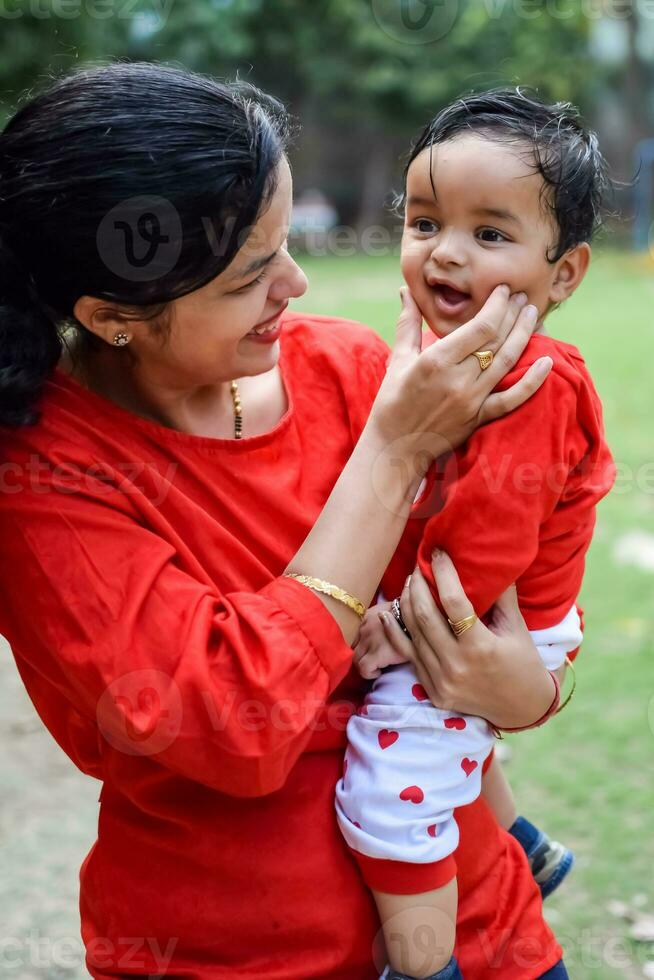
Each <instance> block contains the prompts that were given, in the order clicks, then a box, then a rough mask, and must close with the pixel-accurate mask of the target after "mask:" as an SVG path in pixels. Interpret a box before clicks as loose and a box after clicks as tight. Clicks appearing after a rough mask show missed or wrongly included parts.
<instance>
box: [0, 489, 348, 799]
mask: <svg viewBox="0 0 654 980" xmlns="http://www.w3.org/2000/svg"><path fill="white" fill-rule="evenodd" d="M118 496H119V495H116V497H118ZM117 503H118V501H117ZM26 509H27V511H28V512H29V520H25V521H22V522H21V514H25V512H26ZM0 537H1V539H2V550H3V562H2V570H1V571H0V629H2V632H3V633H5V635H6V636H7V639H8V640H9V642H10V644H11V645H12V647H14V648H15V650H16V651H17V652H20V655H21V656H22V657H23V658H24V659H25V660H26V661H27V662H28V663H29V665H30V667H31V669H33V670H35V671H37V672H38V674H39V675H40V676H41V677H42V678H44V679H45V682H46V683H47V684H49V685H51V690H52V689H53V688H54V690H53V699H52V700H55V693H56V697H57V698H61V697H62V696H63V698H65V702H67V703H69V704H70V705H72V707H73V709H74V710H75V711H76V712H77V713H78V714H79V715H81V717H82V718H83V719H86V720H87V722H88V723H89V725H97V728H98V729H99V734H98V751H99V752H100V753H104V752H106V751H109V752H111V751H112V750H114V749H116V748H118V750H119V751H123V752H126V753H128V754H131V755H139V754H141V755H142V754H145V755H148V756H149V757H151V758H152V760H153V761H157V762H158V763H160V764H161V765H163V766H166V767H168V768H170V769H171V770H173V771H175V772H176V773H179V774H180V775H183V776H185V777H187V778H189V779H193V780H196V781H198V782H200V783H203V784H205V785H207V786H209V787H211V788H213V789H216V790H220V791H222V792H224V793H229V794H232V795H234V796H243V797H246V796H247V797H250V796H260V795H264V794H267V793H272V792H273V791H275V790H277V789H279V788H280V787H281V786H282V785H283V783H284V781H285V779H286V777H287V776H288V774H289V772H290V770H291V768H292V767H293V765H294V763H295V762H296V760H297V759H298V756H299V755H300V753H301V752H302V750H303V748H304V747H305V745H306V744H307V742H308V741H309V739H310V737H311V734H312V720H313V719H314V718H315V717H316V716H317V714H318V713H319V711H320V710H321V707H322V706H323V705H324V703H325V701H326V699H327V698H328V696H329V695H330V693H331V692H332V691H333V690H334V688H335V687H336V686H337V685H338V684H339V683H340V681H341V680H342V678H343V677H344V676H345V675H346V673H347V671H348V669H349V667H350V665H351V658H352V651H351V649H350V647H349V646H348V645H347V644H346V643H345V642H344V640H343V637H342V634H341V632H340V630H339V628H338V626H337V625H336V622H335V621H334V619H333V618H332V617H331V616H330V615H329V613H328V612H327V610H326V609H325V607H324V606H323V604H322V603H321V602H320V600H319V599H318V598H317V597H316V596H315V595H314V594H313V593H312V592H311V591H310V590H308V589H306V588H305V587H303V586H302V585H300V584H299V583H297V582H293V581H291V580H289V579H284V578H277V579H274V580H272V581H271V582H270V583H269V584H268V585H266V586H265V588H262V589H261V591H259V592H256V593H250V594H248V593H231V594H229V595H220V594H218V593H217V592H216V591H213V590H212V589H211V588H210V587H209V586H208V585H207V584H205V583H203V582H200V581H196V580H195V579H194V578H193V577H192V575H190V574H188V572H186V571H183V570H182V569H181V568H180V567H179V565H178V563H177V562H176V553H175V549H174V547H173V546H172V545H171V544H169V543H168V542H166V541H165V540H164V539H162V538H160V537H159V536H157V535H156V534H155V533H153V532H152V531H151V530H148V529H146V528H144V527H143V526H141V525H140V524H139V523H138V522H137V521H136V520H134V519H133V518H132V517H130V516H128V515H127V514H126V513H124V512H121V510H120V507H119V506H116V507H114V506H111V505H109V504H108V503H106V502H100V501H99V500H98V499H97V498H96V499H94V498H92V497H91V496H89V497H86V496H82V495H80V494H76V495H75V496H66V495H64V494H62V493H53V492H50V493H43V492H32V491H30V490H29V489H28V488H27V487H23V488H22V489H21V491H20V493H17V494H14V495H13V496H12V497H11V498H9V497H6V498H5V502H4V504H3V507H2V509H1V510H0ZM63 555H65V558H66V560H65V561H62V556H63Z"/></svg>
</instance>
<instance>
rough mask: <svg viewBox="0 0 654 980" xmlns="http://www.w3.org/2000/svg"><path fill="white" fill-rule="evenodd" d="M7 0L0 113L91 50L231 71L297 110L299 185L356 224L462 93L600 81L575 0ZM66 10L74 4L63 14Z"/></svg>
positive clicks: (571, 91) (376, 206) (586, 102)
mask: <svg viewBox="0 0 654 980" xmlns="http://www.w3.org/2000/svg"><path fill="white" fill-rule="evenodd" d="M615 2H618V0H615ZM3 3H4V6H3V8H2V11H1V12H0V16H2V17H4V18H5V19H6V21H7V22H6V25H5V29H4V31H3V57H2V59H1V60H0V90H1V91H2V93H3V101H4V112H5V115H6V113H7V112H8V111H11V109H12V107H13V106H15V104H16V102H17V100H18V98H19V96H20V94H21V93H27V92H29V90H30V89H31V87H32V86H33V85H34V84H35V83H36V84H39V82H40V81H41V80H43V79H44V78H46V77H47V76H48V75H50V74H60V73H62V72H65V71H68V70H69V69H70V68H71V67H73V66H74V65H76V64H82V63H86V62H88V61H97V60H105V59H110V58H120V59H143V60H155V61H164V62H168V63H174V64H180V65H184V66H186V67H188V68H191V69H195V70H198V71H203V72H208V73H211V74H213V75H217V76H219V77H225V76H227V77H233V76H234V75H235V74H236V73H238V74H239V75H240V76H241V77H246V78H248V79H250V80H252V81H254V82H256V83H257V84H259V85H261V86H262V87H263V88H265V89H267V90H270V91H271V92H273V93H274V94H276V95H278V96H280V97H281V98H282V99H283V100H284V101H285V102H286V103H287V104H288V105H289V106H290V108H291V110H292V112H293V113H294V114H295V115H296V116H297V117H298V118H299V119H300V121H301V123H302V126H303V129H304V136H303V137H302V139H301V140H300V142H299V145H298V147H297V149H296V150H295V154H294V156H295V165H296V172H297V183H298V186H299V188H300V189H301V188H302V187H308V186H311V185H312V184H313V185H315V184H318V186H320V187H321V188H322V189H323V190H324V191H326V193H327V194H328V195H329V196H330V197H331V198H332V199H333V200H334V201H335V202H336V205H337V207H338V208H339V211H340V214H341V217H342V219H344V220H345V221H348V222H351V221H354V222H356V223H357V224H358V225H359V226H368V225H370V224H371V223H373V222H374V221H376V220H379V218H380V213H381V205H382V202H383V199H384V196H385V195H386V194H387V192H388V190H389V188H390V187H391V184H392V183H393V181H396V180H397V177H398V173H399V169H400V167H399V157H400V154H401V153H402V151H403V150H405V149H406V148H407V147H408V144H409V142H410V140H411V138H412V137H413V136H414V135H415V134H416V133H417V131H418V130H419V128H420V127H421V126H422V125H423V124H424V123H425V122H426V121H427V119H428V118H429V117H430V116H431V115H433V114H434V113H435V112H436V111H437V110H438V109H439V108H440V107H442V106H443V105H444V104H445V103H446V102H448V101H449V100H451V99H453V98H455V97H456V96H457V95H459V94H461V93H462V92H464V91H469V90H470V89H472V88H475V89H479V88H488V87H489V86H491V85H496V84H504V83H512V84H517V83H521V84H528V85H534V86H537V87H539V88H540V89H541V90H542V91H543V92H544V93H546V94H547V95H548V96H553V97H557V98H572V99H573V100H574V101H577V102H580V103H581V104H582V105H583V106H585V107H587V108H588V107H591V106H592V100H593V93H594V91H595V89H596V88H597V86H598V84H599V81H600V77H599V73H598V71H597V69H596V68H595V66H593V64H592V61H591V56H590V54H589V44H588V33H589V26H590V24H589V20H588V17H587V16H585V14H584V13H583V12H582V10H581V5H579V9H578V10H575V9H573V5H570V7H569V8H568V9H567V10H566V11H565V16H563V15H558V14H557V15H556V16H555V15H554V14H553V13H552V9H551V4H550V3H549V2H548V0H521V2H520V3H509V2H507V0H403V3H404V4H405V5H406V4H407V3H408V7H406V8H405V7H403V8H402V9H403V11H404V13H406V15H407V16H408V17H409V18H412V20H410V21H408V22H407V21H406V17H405V23H404V25H403V24H402V23H401V22H400V21H398V9H399V0H312V2H311V3H307V2H306V0H3ZM37 3H38V8H37V6H35V5H36V4H37ZM574 6H575V7H576V5H574ZM37 9H38V11H39V15H38V16H36V10H37ZM64 9H67V10H68V11H69V13H70V14H71V15H72V14H74V13H75V12H77V16H69V17H65V16H62V11H63V10H64ZM407 11H408V13H407ZM16 13H17V14H19V16H16V17H14V14H16ZM421 14H422V15H423V19H424V21H425V23H426V25H427V26H426V27H425V29H424V31H423V30H422V28H421V26H420V25H421V20H420V16H421ZM439 18H440V19H439ZM407 23H409V27H407V26H406V24H407ZM416 25H417V28H416ZM411 28H412V29H411ZM428 32H431V35H434V39H433V40H430V37H431V35H430V33H428ZM425 38H427V42H428V43H423V42H424V40H425Z"/></svg>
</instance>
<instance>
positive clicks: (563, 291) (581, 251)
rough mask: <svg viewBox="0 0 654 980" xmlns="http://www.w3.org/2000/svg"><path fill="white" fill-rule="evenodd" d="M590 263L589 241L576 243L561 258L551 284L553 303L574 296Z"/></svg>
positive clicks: (551, 300) (550, 297) (550, 296)
mask: <svg viewBox="0 0 654 980" xmlns="http://www.w3.org/2000/svg"><path fill="white" fill-rule="evenodd" d="M589 263H590V245H589V244H588V242H582V243H581V244H580V245H575V247H574V248H571V249H570V250H569V251H568V252H566V253H565V255H564V256H562V258H560V259H559V261H558V262H557V265H556V271H555V274H554V279H553V280H552V285H551V286H550V295H549V299H550V302H551V303H562V302H563V300H565V299H568V297H569V296H572V294H573V293H574V291H575V289H576V288H577V286H578V285H579V283H580V282H581V280H582V279H583V278H584V276H585V275H586V272H587V270H588V266H589Z"/></svg>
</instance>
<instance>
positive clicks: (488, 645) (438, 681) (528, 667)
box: [382, 552, 565, 729]
mask: <svg viewBox="0 0 654 980" xmlns="http://www.w3.org/2000/svg"><path fill="white" fill-rule="evenodd" d="M433 571H434V577H435V579H436V584H437V586H438V591H439V594H440V597H441V602H442V604H443V608H444V609H445V611H446V614H447V617H448V618H449V619H451V620H452V621H453V622H456V621H457V620H460V619H464V618H465V617H466V616H469V615H471V613H472V612H473V609H472V605H471V603H470V601H469V599H468V597H467V596H466V594H465V592H464V591H463V588H462V586H461V582H460V580H459V576H458V574H457V572H456V569H455V568H454V565H453V564H452V561H451V560H450V558H449V557H448V556H447V555H446V554H444V553H443V552H436V553H435V554H434V559H433ZM400 603H401V609H402V618H403V620H404V622H405V624H406V626H407V629H408V630H409V632H410V633H411V637H412V640H413V643H411V642H410V641H408V640H407V639H406V637H405V636H404V634H403V633H402V631H401V630H400V627H399V626H398V624H397V623H396V622H395V620H394V619H393V617H392V616H388V615H387V614H386V615H383V620H382V621H383V623H384V628H385V630H386V634H387V636H388V638H389V640H390V641H391V642H392V643H393V645H394V647H395V648H396V649H397V650H398V652H401V653H402V654H403V655H404V657H405V658H406V659H407V660H410V661H411V662H412V663H413V664H414V667H415V669H416V673H417V674H418V677H419V679H420V681H421V683H422V685H423V687H424V688H425V690H426V691H427V694H428V695H429V698H430V700H431V701H432V702H433V703H434V704H435V705H437V706H438V707H443V708H447V709H448V710H456V711H461V712H463V713H464V714H470V715H478V716H480V717H482V718H486V719H488V721H489V722H490V723H491V724H492V725H494V726H495V727H497V728H500V729H503V728H507V729H508V728H520V727H523V726H528V725H531V724H533V723H534V722H536V721H538V720H539V719H540V718H542V717H543V716H544V715H545V713H546V712H547V710H548V708H549V707H550V705H551V704H552V702H553V700H554V697H555V694H556V686H555V684H554V681H553V680H552V677H551V675H550V673H549V671H548V670H547V669H546V668H545V667H544V665H543V663H542V661H541V659H540V657H539V655H538V651H537V649H536V647H535V646H534V643H533V641H532V639H531V637H530V635H529V631H528V629H527V626H526V624H525V621H524V619H523V618H522V615H521V613H520V609H519V607H518V601H517V597H516V592H515V588H514V587H511V588H510V589H507V591H506V592H505V593H504V594H503V595H502V596H500V598H499V599H498V601H497V603H496V605H495V606H494V607H493V619H492V622H491V623H490V626H489V627H487V626H485V625H484V624H483V623H482V622H481V620H478V621H477V622H476V623H475V624H474V626H473V627H472V628H471V629H468V630H467V631H466V632H465V633H463V634H462V635H461V636H459V637H456V636H454V634H453V632H452V630H451V629H450V626H449V624H448V622H447V619H446V618H445V616H443V615H442V613H441V612H440V610H439V609H438V607H437V605H436V603H435V601H434V599H433V597H432V595H431V592H430V590H429V586H428V585H427V582H426V581H425V579H424V578H423V576H422V575H421V573H420V571H419V570H418V569H416V571H414V572H413V574H412V575H411V577H410V579H409V580H407V584H406V585H405V587H404V590H403V593H402V598H401V600H400ZM557 673H558V676H559V678H561V677H562V676H564V673H565V672H564V671H562V672H557Z"/></svg>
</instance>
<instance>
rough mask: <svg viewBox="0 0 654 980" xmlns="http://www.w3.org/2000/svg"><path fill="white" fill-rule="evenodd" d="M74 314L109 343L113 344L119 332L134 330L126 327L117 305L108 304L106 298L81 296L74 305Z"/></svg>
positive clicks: (87, 327)
mask: <svg viewBox="0 0 654 980" xmlns="http://www.w3.org/2000/svg"><path fill="white" fill-rule="evenodd" d="M73 314H74V316H75V318H76V319H77V320H79V322H80V323H82V324H83V325H84V326H85V327H86V329H87V330H89V331H90V332H91V333H94V334H95V335H96V337H99V338H100V339H101V340H104V341H106V343H108V344H113V340H114V337H115V335H116V334H117V333H119V332H124V333H128V334H129V333H131V332H132V331H130V330H128V329H126V326H125V320H124V318H123V317H122V316H121V314H120V311H119V310H118V309H117V308H116V307H115V306H108V305H107V301H106V300H102V299H97V298H96V297H94V296H80V298H79V299H78V300H77V302H76V303H75V306H74V307H73Z"/></svg>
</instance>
